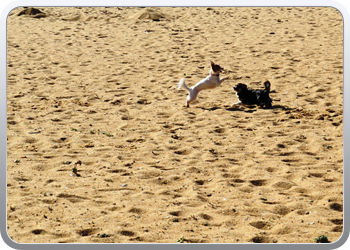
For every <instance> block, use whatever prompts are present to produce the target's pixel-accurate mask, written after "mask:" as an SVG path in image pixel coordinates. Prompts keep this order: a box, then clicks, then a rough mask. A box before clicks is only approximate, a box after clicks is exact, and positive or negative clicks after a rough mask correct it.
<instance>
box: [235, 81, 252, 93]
mask: <svg viewBox="0 0 350 250" xmlns="http://www.w3.org/2000/svg"><path fill="white" fill-rule="evenodd" d="M233 89H234V91H236V92H237V93H238V94H239V93H241V92H244V91H247V90H248V87H247V85H245V84H243V83H238V84H236V86H234V87H233Z"/></svg>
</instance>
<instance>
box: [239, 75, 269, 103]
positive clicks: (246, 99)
mask: <svg viewBox="0 0 350 250" xmlns="http://www.w3.org/2000/svg"><path fill="white" fill-rule="evenodd" d="M264 85H265V89H264V90H259V89H248V88H247V85H245V84H243V83H238V84H237V85H236V86H234V87H233V89H234V90H235V91H236V92H237V96H238V99H239V102H237V103H235V104H236V105H240V104H250V105H252V104H256V105H259V106H260V107H263V106H265V107H267V108H271V103H272V100H271V98H270V96H269V93H270V87H271V83H270V82H269V81H266V82H265V83H264Z"/></svg>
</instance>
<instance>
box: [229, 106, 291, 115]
mask: <svg viewBox="0 0 350 250" xmlns="http://www.w3.org/2000/svg"><path fill="white" fill-rule="evenodd" d="M258 109H282V110H290V108H288V107H286V106H282V105H273V106H271V107H270V108H267V107H262V108H260V107H258V106H256V105H245V106H233V107H230V108H227V109H226V110H227V111H241V112H246V113H254V112H256V111H257V110H258Z"/></svg>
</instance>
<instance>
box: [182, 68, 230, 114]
mask: <svg viewBox="0 0 350 250" xmlns="http://www.w3.org/2000/svg"><path fill="white" fill-rule="evenodd" d="M210 63H211V65H210V66H211V67H210V73H209V75H208V76H207V77H206V78H204V79H202V80H200V81H199V82H198V83H197V84H196V85H195V86H193V87H191V88H189V87H187V85H186V84H185V78H182V79H181V80H180V82H179V83H178V84H177V89H181V88H183V89H186V90H187V91H188V95H187V101H186V106H187V107H189V106H190V103H191V102H193V101H194V100H196V99H197V96H198V94H199V92H200V91H202V90H205V89H214V88H216V87H219V86H220V84H221V83H222V82H223V81H225V80H226V79H228V77H225V78H221V79H220V73H221V72H222V71H223V70H224V68H221V67H220V65H219V64H215V63H213V62H210Z"/></svg>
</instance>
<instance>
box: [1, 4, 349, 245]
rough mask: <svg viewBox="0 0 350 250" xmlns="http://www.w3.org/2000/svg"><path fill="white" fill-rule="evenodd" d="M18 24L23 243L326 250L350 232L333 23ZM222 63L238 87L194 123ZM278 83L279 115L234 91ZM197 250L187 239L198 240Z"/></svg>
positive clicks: (126, 19)
mask: <svg viewBox="0 0 350 250" xmlns="http://www.w3.org/2000/svg"><path fill="white" fill-rule="evenodd" d="M37 9H38V10H39V11H40V12H38V11H30V10H29V11H28V10H24V8H17V9H14V10H13V11H12V12H11V13H10V15H9V17H8V26H7V30H8V31H7V32H8V33H7V41H8V44H7V46H8V47H7V49H8V50H7V51H8V57H7V58H8V67H7V74H8V76H7V124H8V129H7V224H8V234H9V236H10V237H11V238H12V239H13V240H14V241H15V242H19V243H73V242H74V243H111V242H114V243H146V242H147V243H148V242H152V243H176V242H177V241H181V242H183V243H195V242H197V243H252V242H261V243H266V242H268V243H314V242H315V238H317V237H319V236H321V235H325V236H326V237H327V238H328V240H329V241H330V242H335V241H337V240H338V239H339V238H340V236H341V235H342V231H343V122H342V121H343V105H342V103H343V20H342V16H341V14H340V13H339V12H338V11H337V10H336V9H333V8H312V7H307V8H306V7H302V8H296V7H291V8H286V7H283V8H280V7H278V8H277V7H271V8H266V7H265V8H252V7H249V8H243V7H240V8H233V7H232V8H231V7H210V8H207V7H195V8H194V7H190V8H187V7H184V8H183V7H176V8H168V7H166V8H165V7H163V8H136V7H135V8H120V7H118V8H117V7H116V8H68V7H64V8H59V7H56V8H37ZM210 61H214V62H216V63H218V64H220V65H221V66H222V67H224V68H225V71H224V72H223V74H222V77H226V76H228V77H229V78H230V79H229V80H227V81H225V82H224V83H223V84H222V85H221V86H220V87H219V88H216V89H213V90H208V91H203V92H201V93H200V95H199V98H198V100H197V101H196V102H195V103H193V104H192V105H191V107H190V108H186V107H184V104H185V100H186V94H187V93H186V91H184V90H178V89H177V88H176V84H177V82H178V81H179V80H180V79H181V78H182V77H185V78H186V83H187V84H188V85H189V86H193V85H194V84H195V83H197V82H198V81H199V80H200V79H202V78H204V77H206V76H207V75H208V73H209V66H210ZM265 80H269V81H270V82H271V85H272V86H271V94H270V96H271V98H272V99H273V107H272V108H271V109H265V108H259V107H256V106H241V107H236V106H233V104H234V103H236V102H237V101H238V99H237V97H236V94H235V93H234V91H233V89H232V87H233V86H234V85H235V84H237V83H239V82H241V83H245V84H247V85H248V86H249V87H251V88H263V82H264V81H265ZM182 236H183V237H182Z"/></svg>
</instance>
